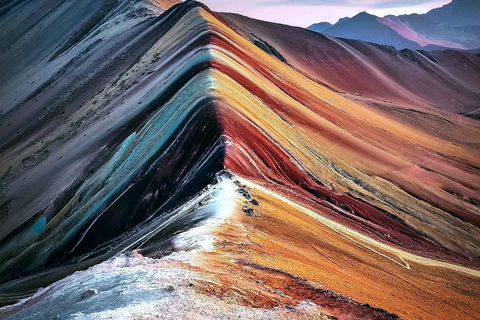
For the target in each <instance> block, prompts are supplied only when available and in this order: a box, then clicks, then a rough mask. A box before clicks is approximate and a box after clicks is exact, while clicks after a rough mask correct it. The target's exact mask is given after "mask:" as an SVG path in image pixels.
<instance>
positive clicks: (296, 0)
mask: <svg viewBox="0 0 480 320" xmlns="http://www.w3.org/2000/svg"><path fill="white" fill-rule="evenodd" d="M200 1H201V2H203V3H205V4H206V5H207V6H209V7H210V9H212V10H214V11H220V12H235V13H240V14H242V15H246V16H249V17H251V18H256V19H261V20H267V21H273V22H279V23H284V24H289V25H294V26H300V27H308V26H309V25H311V24H313V23H317V22H323V21H327V22H330V23H335V22H337V21H338V19H339V18H343V17H346V16H348V17H352V16H354V15H356V14H357V13H359V12H362V11H367V12H368V13H371V14H374V15H376V16H379V17H383V16H385V15H389V14H393V15H399V14H409V13H425V12H427V11H429V10H431V9H433V8H437V7H441V6H443V5H444V4H447V3H449V2H451V0H337V1H335V0H266V1H261V0H234V1H231V0H200Z"/></svg>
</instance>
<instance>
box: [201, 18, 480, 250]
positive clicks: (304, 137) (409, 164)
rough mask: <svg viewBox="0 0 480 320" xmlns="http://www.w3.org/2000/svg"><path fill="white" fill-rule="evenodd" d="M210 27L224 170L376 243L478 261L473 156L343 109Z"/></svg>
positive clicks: (331, 96) (333, 97)
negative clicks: (291, 195)
mask: <svg viewBox="0 0 480 320" xmlns="http://www.w3.org/2000/svg"><path fill="white" fill-rule="evenodd" d="M210 23H211V24H212V27H211V28H213V30H215V36H214V37H213V40H212V48H211V50H212V52H213V69H214V70H213V78H214V81H215V87H214V88H215V95H216V96H217V97H218V100H219V102H218V110H219V113H220V116H221V119H222V123H223V127H224V135H225V137H226V139H227V154H226V168H227V169H232V171H234V172H236V173H238V174H240V175H243V176H245V177H249V178H253V179H255V180H261V181H263V182H264V183H270V184H272V187H274V186H275V185H277V186H279V187H285V188H286V189H288V190H290V191H289V192H297V193H298V194H299V196H300V195H302V196H300V197H299V201H303V200H301V199H303V198H304V197H305V198H308V199H315V200H314V202H315V203H316V205H319V206H321V207H323V208H324V209H325V210H326V211H327V214H331V215H332V216H334V217H335V218H336V219H340V220H342V219H344V220H343V221H344V222H345V223H347V224H352V226H354V227H358V228H361V229H364V230H365V231H367V232H371V233H372V235H373V236H375V237H380V238H383V240H384V241H393V242H397V245H400V246H404V247H405V248H410V247H415V246H417V245H420V246H421V251H422V252H428V251H430V250H432V252H436V251H437V250H438V249H439V248H441V247H444V248H448V249H449V250H450V251H452V252H456V253H457V254H459V255H465V258H467V257H471V254H473V256H476V257H478V240H477V239H478V233H477V232H478V231H477V226H478V223H479V218H478V213H479V209H478V207H477V206H476V203H477V202H478V200H479V199H478V188H479V182H480V181H479V179H478V165H479V161H478V155H479V153H478V150H476V149H472V148H469V147H468V146H461V145H456V144H453V143H450V142H449V141H445V140H443V139H439V138H436V137H434V136H431V135H429V134H426V133H424V132H422V131H420V130H415V129H412V128H411V127H408V126H405V125H402V124H400V123H397V122H395V121H393V120H390V119H388V118H386V117H384V116H383V115H382V114H378V113H375V112H373V111H371V110H368V109H366V108H364V107H363V106H361V105H358V104H356V103H354V102H352V101H349V100H347V99H345V98H343V97H341V96H339V95H338V94H336V93H334V92H332V91H330V90H329V89H328V88H325V87H323V86H320V85H318V84H316V83H315V82H313V81H311V80H308V79H307V78H305V77H303V76H302V75H301V74H299V73H297V72H295V71H294V70H292V69H291V68H290V67H289V66H287V65H285V64H283V63H281V62H280V61H278V60H277V59H275V58H273V57H272V56H269V55H268V54H266V53H265V52H263V51H262V50H260V49H258V48H257V47H255V46H254V45H252V44H250V43H249V42H248V41H246V40H245V39H244V38H242V37H240V36H239V35H238V34H236V33H235V32H233V31H232V30H230V29H228V28H226V27H225V25H224V24H222V23H221V22H220V21H219V20H213V21H211V22H210ZM245 133H248V134H245ZM459 195H461V197H459ZM377 227H378V228H380V229H376V228H377ZM413 239H415V240H413ZM460 239H461V240H460ZM418 241H420V242H418ZM420 243H421V244H420ZM418 249H419V250H420V248H418ZM452 252H450V253H449V254H448V255H450V254H451V253H452ZM444 253H446V252H444ZM452 258H453V257H452ZM467 259H468V258H467Z"/></svg>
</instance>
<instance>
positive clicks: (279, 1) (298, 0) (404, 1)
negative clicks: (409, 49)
mask: <svg viewBox="0 0 480 320" xmlns="http://www.w3.org/2000/svg"><path fill="white" fill-rule="evenodd" d="M248 2H250V3H255V4H256V5H262V4H263V5H267V6H268V5H280V6H285V5H287V6H289V5H298V6H315V7H322V6H324V7H325V6H350V7H362V8H371V9H385V8H400V7H408V6H418V5H422V4H428V3H436V2H438V1H437V0H267V1H258V0H251V1H248Z"/></svg>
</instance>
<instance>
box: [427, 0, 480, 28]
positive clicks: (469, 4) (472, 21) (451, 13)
mask: <svg viewBox="0 0 480 320" xmlns="http://www.w3.org/2000/svg"><path fill="white" fill-rule="evenodd" d="M479 13H480V2H479V1H476V0H452V2H450V3H448V4H446V5H444V6H442V7H441V8H436V9H433V10H430V11H429V12H427V13H426V14H425V16H426V17H427V18H428V19H430V20H432V21H435V22H438V23H441V24H443V25H446V26H480V21H479V19H478V14H479Z"/></svg>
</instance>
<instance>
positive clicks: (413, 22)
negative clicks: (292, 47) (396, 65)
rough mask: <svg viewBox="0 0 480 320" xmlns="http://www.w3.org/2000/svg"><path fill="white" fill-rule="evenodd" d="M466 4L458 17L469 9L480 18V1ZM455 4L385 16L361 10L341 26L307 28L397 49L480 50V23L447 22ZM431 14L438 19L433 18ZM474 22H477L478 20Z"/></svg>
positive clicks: (470, 12)
mask: <svg viewBox="0 0 480 320" xmlns="http://www.w3.org/2000/svg"><path fill="white" fill-rule="evenodd" d="M465 3H468V5H464V6H463V7H462V9H461V10H460V11H459V12H458V17H462V16H465V15H467V12H468V15H469V16H472V17H477V16H478V14H480V3H479V2H476V1H465ZM452 6H454V7H455V6H456V4H455V3H453V2H451V3H450V4H447V5H445V6H443V7H442V8H437V9H433V10H431V11H429V12H428V13H426V14H408V15H399V16H393V15H387V16H385V17H383V18H380V17H377V16H374V15H371V14H368V13H366V12H361V13H358V14H357V15H355V16H354V17H352V18H349V19H348V20H345V21H343V22H345V23H346V24H345V23H342V24H341V25H339V24H338V23H337V24H335V25H333V26H329V27H327V26H326V25H322V26H324V27H322V28H321V30H320V29H317V27H316V26H317V25H319V24H314V25H311V26H309V27H308V29H310V30H313V31H317V32H323V33H326V34H329V35H332V36H336V37H342V38H349V39H358V40H363V41H368V42H373V43H378V44H384V45H392V46H394V47H395V48H396V49H404V48H408V49H414V50H417V49H424V50H440V49H446V48H451V49H459V50H474V49H478V48H479V47H480V41H479V40H480V26H479V23H478V22H477V23H470V22H468V23H467V22H458V24H453V23H448V22H447V21H449V20H448V19H447V18H446V17H449V16H450V15H452V13H450V11H452V10H454V9H452ZM465 8H469V9H468V10H467V9H465ZM435 10H438V11H435ZM435 12H439V14H438V15H436V14H435ZM440 14H441V15H442V16H441V17H440ZM437 16H438V17H437ZM432 17H436V18H434V19H432ZM442 19H443V20H445V24H442ZM458 19H459V18H458ZM468 21H470V20H468ZM472 21H478V19H477V20H472ZM385 26H386V27H387V28H385Z"/></svg>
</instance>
